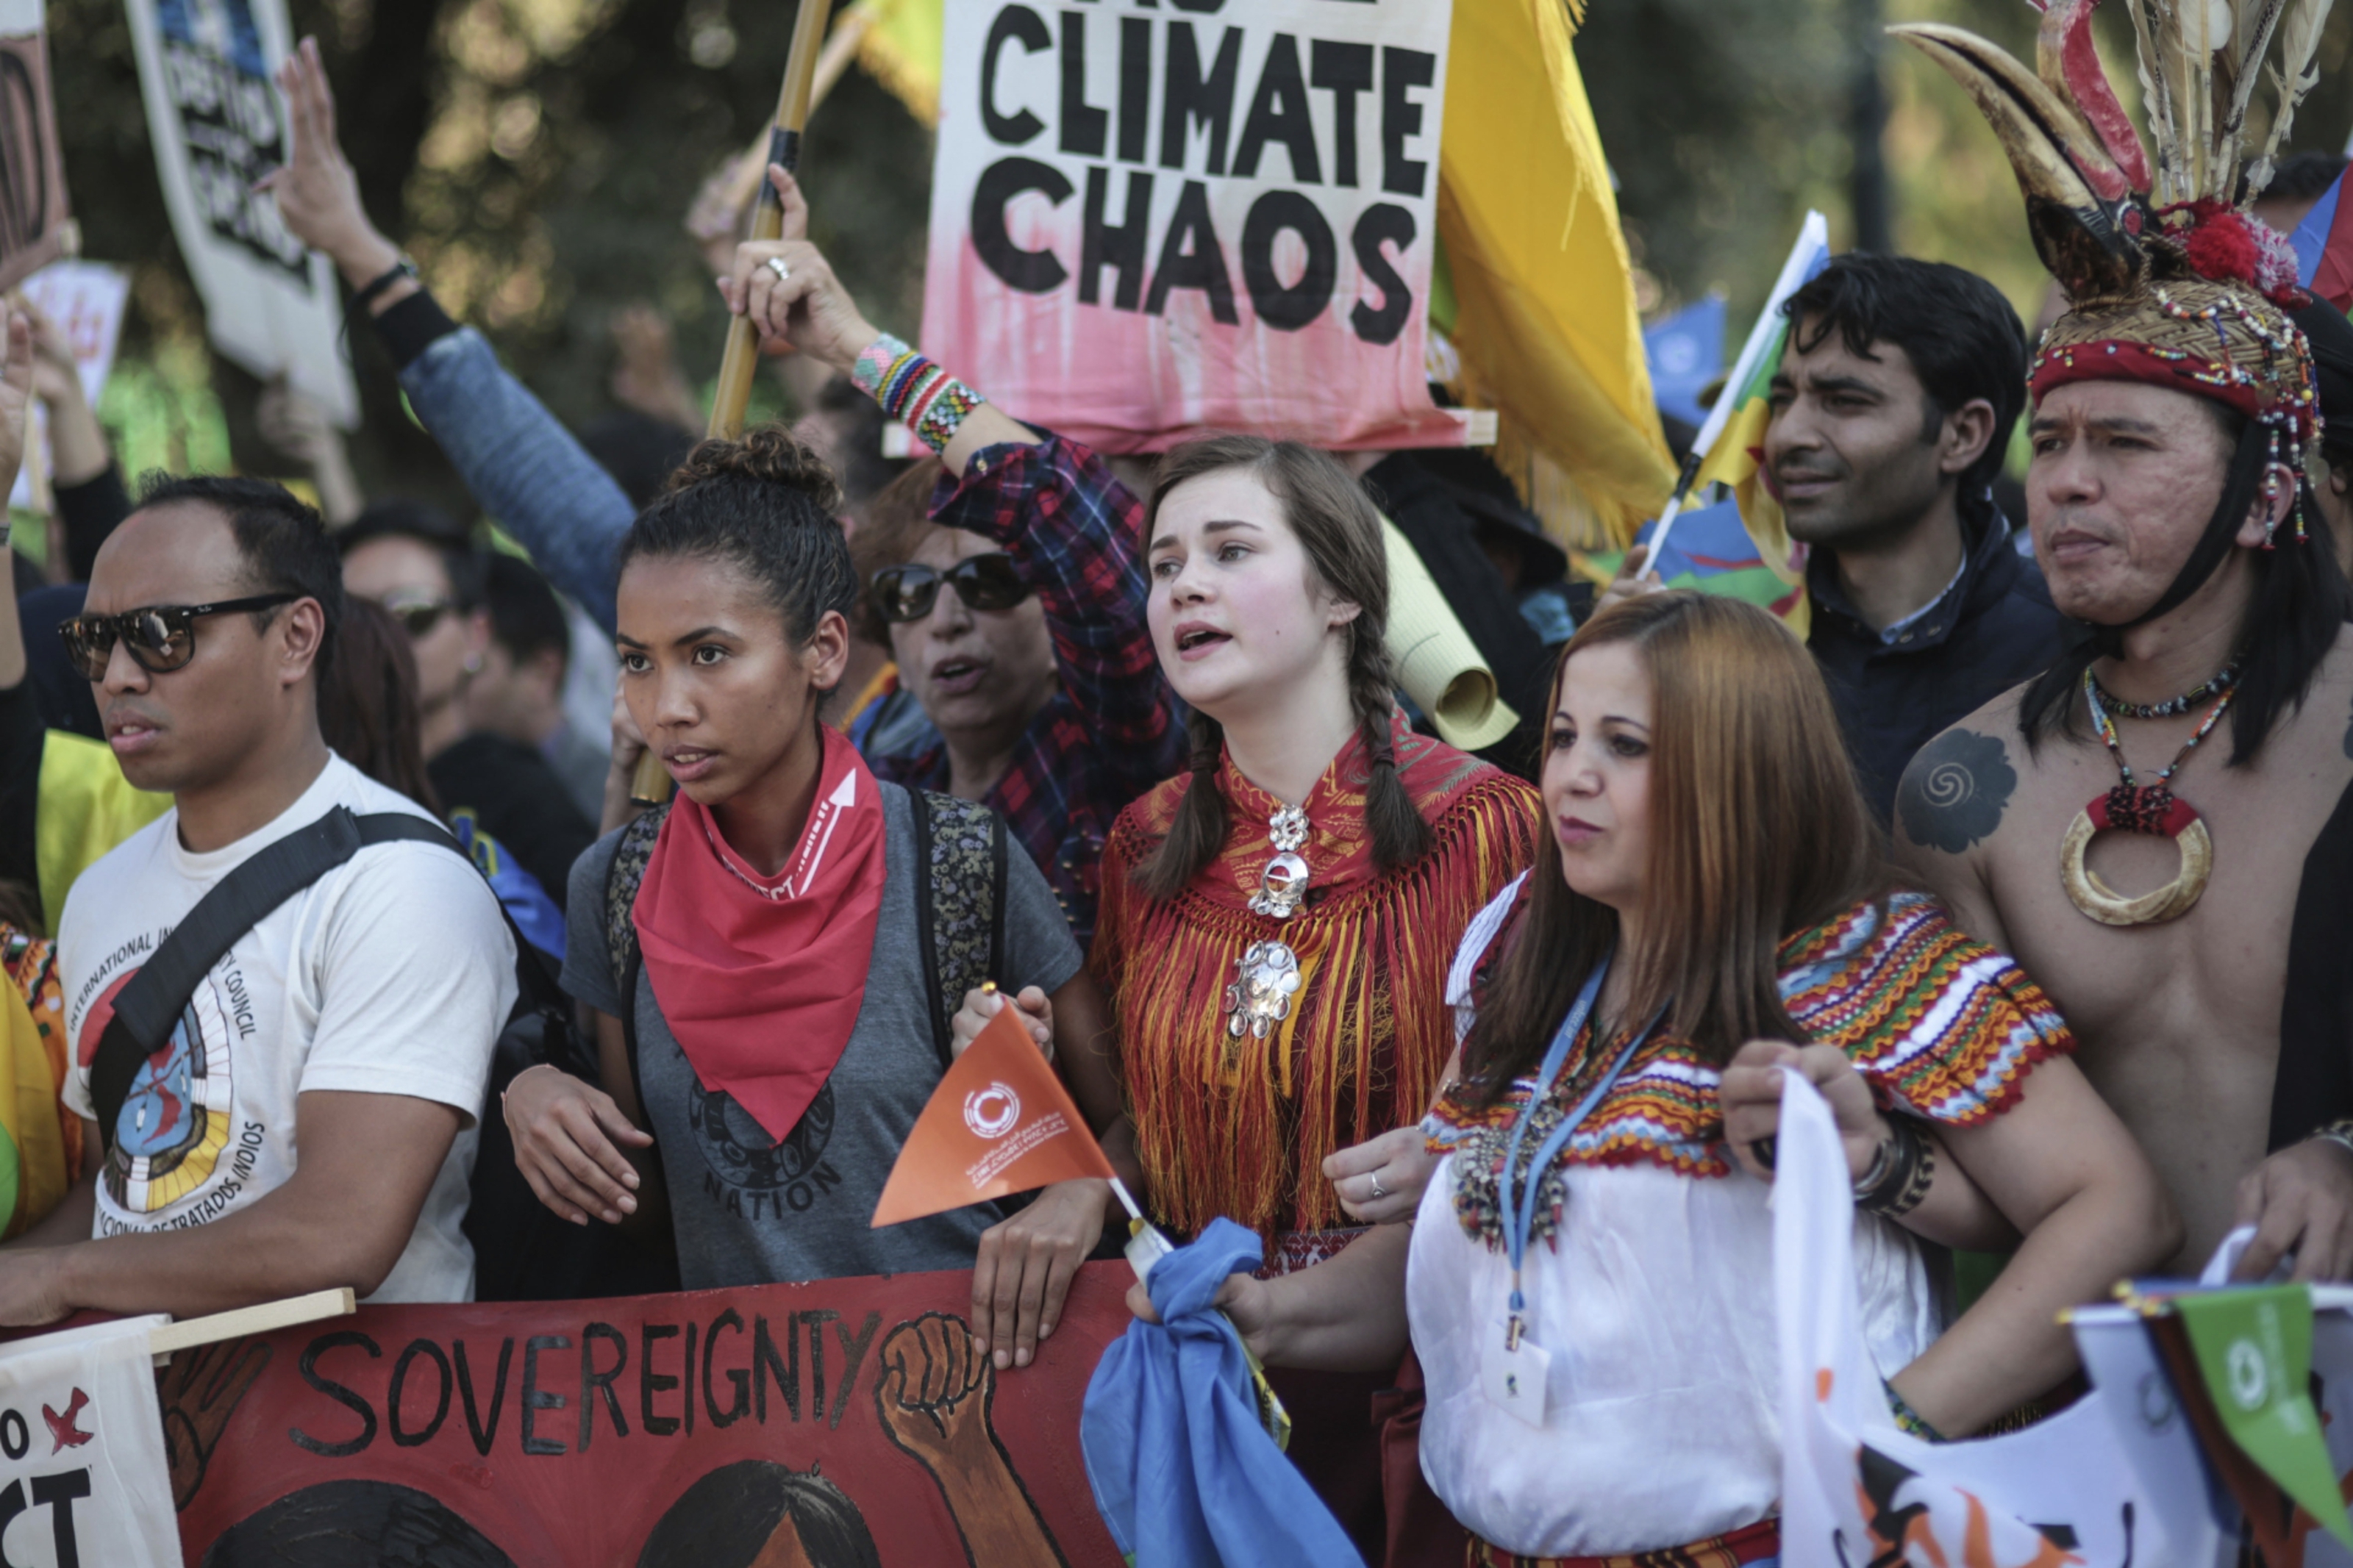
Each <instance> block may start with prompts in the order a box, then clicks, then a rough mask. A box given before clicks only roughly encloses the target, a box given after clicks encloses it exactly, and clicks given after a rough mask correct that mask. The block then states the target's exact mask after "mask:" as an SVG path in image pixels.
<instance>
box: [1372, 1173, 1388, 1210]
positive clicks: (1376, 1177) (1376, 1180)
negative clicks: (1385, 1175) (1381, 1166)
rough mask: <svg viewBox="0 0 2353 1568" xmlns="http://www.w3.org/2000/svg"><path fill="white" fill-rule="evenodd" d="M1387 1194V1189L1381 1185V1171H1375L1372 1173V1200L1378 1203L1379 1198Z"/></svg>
mask: <svg viewBox="0 0 2353 1568" xmlns="http://www.w3.org/2000/svg"><path fill="white" fill-rule="evenodd" d="M1388 1195H1389V1190H1388V1188H1387V1187H1385V1186H1383V1185H1381V1173H1379V1172H1378V1171H1375V1172H1374V1173H1373V1201H1374V1202H1375V1203H1378V1202H1379V1201H1380V1200H1381V1199H1383V1198H1385V1197H1387V1196H1388Z"/></svg>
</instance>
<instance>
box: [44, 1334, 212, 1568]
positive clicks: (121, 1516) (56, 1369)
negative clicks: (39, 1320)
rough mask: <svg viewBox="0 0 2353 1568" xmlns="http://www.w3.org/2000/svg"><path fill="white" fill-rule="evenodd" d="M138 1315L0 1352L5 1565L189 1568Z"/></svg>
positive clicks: (149, 1359) (150, 1360)
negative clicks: (183, 1558)
mask: <svg viewBox="0 0 2353 1568" xmlns="http://www.w3.org/2000/svg"><path fill="white" fill-rule="evenodd" d="M164 1321H166V1320H165V1319H164V1318H161V1317H147V1318H126V1319H122V1320H121V1321H115V1322H111V1323H100V1324H99V1325H97V1326H96V1327H94V1328H87V1329H70V1330H67V1331H64V1332H61V1333H54V1334H43V1335H41V1336H39V1337H38V1338H37V1339H29V1340H19V1341H17V1342H15V1343H13V1344H8V1345H0V1562H5V1563H9V1564H11V1565H12V1568H85V1565H87V1568H151V1565H154V1568H179V1563H180V1527H179V1521H178V1517H177V1515H176V1514H175V1512H174V1510H173V1506H172V1477H171V1470H170V1467H169V1464H168V1463H167V1461H166V1460H165V1458H164V1415H163V1410H162V1408H161V1407H160V1405H158V1404H157V1402H156V1398H155V1371H154V1365H153V1357H152V1356H151V1354H150V1352H149V1346H148V1336H149V1334H150V1333H151V1332H152V1331H153V1330H154V1329H155V1328H156V1327H157V1326H158V1325H160V1324H162V1323H164Z"/></svg>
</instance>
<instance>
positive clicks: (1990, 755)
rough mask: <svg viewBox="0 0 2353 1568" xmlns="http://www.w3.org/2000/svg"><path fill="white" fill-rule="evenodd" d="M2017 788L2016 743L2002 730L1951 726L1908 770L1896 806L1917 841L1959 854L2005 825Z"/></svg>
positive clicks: (1898, 791)
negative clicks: (2003, 739) (1993, 731)
mask: <svg viewBox="0 0 2353 1568" xmlns="http://www.w3.org/2000/svg"><path fill="white" fill-rule="evenodd" d="M2017 789H2018V772H2017V770H2016V769H2014V768H2012V767H2011V766H2010V749H2009V748H2008V747H2007V746H2005V745H2003V744H2002V742H2001V741H2000V738H1999V737H1998V736H1993V735H1980V734H1978V732H1977V731H1974V730H1947V731H1945V732H1944V733H1943V734H1941V735H1939V736H1937V737H1936V739H1935V740H1933V741H1931V742H1928V743H1927V744H1926V745H1925V746H1923V747H1921V748H1920V754H1919V755H1918V756H1916V757H1914V758H1913V759H1912V765H1911V766H1910V767H1908V768H1906V769H1905V770H1904V780H1903V782H1902V783H1901V784H1898V785H1897V786H1896V789H1895V810H1896V813H1897V815H1899V816H1902V817H1903V819H1904V831H1905V835H1906V836H1908V837H1910V838H1911V839H1912V841H1913V842H1914V843H1915V844H1920V845H1925V846H1926V847H1928V848H1931V849H1941V850H1943V851H1944V852H1945V853H1946V854H1947V855H1958V854H1959V853H1961V852H1962V851H1963V850H1965V849H1967V848H1968V847H1969V846H1970V845H1972V844H1975V843H1977V842H1978V840H1979V839H1981V838H1984V837H1988V836H1989V835H1990V834H1991V833H1992V832H1993V830H1994V829H1995V828H1997V827H1999V826H2001V814H2002V810H2003V808H2004V807H2006V806H2008V805H2010V795H2012V794H2014V793H2015V792H2016V791H2017Z"/></svg>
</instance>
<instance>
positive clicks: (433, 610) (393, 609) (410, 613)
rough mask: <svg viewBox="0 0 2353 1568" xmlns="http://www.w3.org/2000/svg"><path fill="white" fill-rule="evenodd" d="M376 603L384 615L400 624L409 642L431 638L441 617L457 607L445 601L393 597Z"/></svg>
mask: <svg viewBox="0 0 2353 1568" xmlns="http://www.w3.org/2000/svg"><path fill="white" fill-rule="evenodd" d="M377 603H378V604H380V605H382V606H383V608H384V613H385V615H387V616H391V617H392V618H393V619H394V620H396V621H398V622H399V623H400V629H401V630H402V631H405V632H406V633H407V634H408V639H409V640H410V641H411V642H415V641H416V640H417V638H419V637H429V636H431V635H432V632H433V628H434V627H435V626H439V625H440V624H441V617H442V616H446V615H448V613H449V612H450V611H452V610H454V609H456V608H457V607H458V606H457V605H454V604H451V603H450V602H449V601H448V600H447V599H410V598H399V597H394V598H389V599H381V600H378V601H377Z"/></svg>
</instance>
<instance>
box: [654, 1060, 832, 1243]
mask: <svg viewBox="0 0 2353 1568" xmlns="http://www.w3.org/2000/svg"><path fill="white" fill-rule="evenodd" d="M833 1119H834V1103H833V1085H832V1084H830V1083H828V1084H827V1085H826V1086H825V1087H824V1088H823V1089H818V1091H817V1098H816V1099H815V1100H810V1101H809V1108H808V1109H807V1110H806V1111H803V1112H802V1113H801V1119H800V1122H799V1124H798V1125H797V1126H796V1127H795V1128H794V1129H793V1130H792V1131H791V1132H789V1133H787V1134H786V1136H785V1137H784V1138H782V1139H776V1138H771V1137H769V1136H768V1131H767V1129H766V1128H765V1127H762V1126H761V1125H760V1124H759V1122H757V1121H754V1120H753V1118H752V1116H751V1114H750V1113H749V1112H747V1111H746V1110H744V1108H743V1107H742V1106H740V1105H738V1104H736V1103H735V1100H734V1099H733V1097H732V1096H731V1095H729V1094H728V1093H727V1091H726V1090H725V1089H705V1088H703V1087H702V1079H699V1078H697V1077H695V1076H694V1074H693V1073H691V1072H689V1073H688V1074H687V1093H686V1120H687V1125H688V1126H690V1127H691V1128H692V1129H693V1130H694V1142H695V1146H696V1147H697V1148H699V1149H701V1150H702V1163H704V1164H705V1165H706V1166H708V1167H709V1172H708V1173H707V1174H705V1175H704V1177H703V1179H702V1192H703V1195H704V1196H705V1197H708V1198H709V1199H710V1200H711V1201H712V1203H713V1204H716V1205H718V1206H720V1207H721V1208H723V1209H725V1210H726V1211H727V1212H728V1213H729V1214H731V1215H743V1216H744V1217H746V1218H749V1219H776V1218H781V1217H783V1216H784V1215H788V1214H806V1213H807V1212H808V1211H809V1210H810V1209H811V1208H814V1207H815V1206H816V1205H817V1202H818V1199H819V1198H823V1197H828V1196H830V1195H831V1194H832V1192H833V1189H834V1188H836V1187H838V1186H839V1185H840V1184H841V1173H839V1172H838V1171H836V1170H835V1169H834V1168H833V1166H832V1165H831V1164H830V1163H828V1161H827V1160H826V1159H825V1148H826V1145H827V1144H828V1143H830V1142H832V1141H833Z"/></svg>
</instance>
